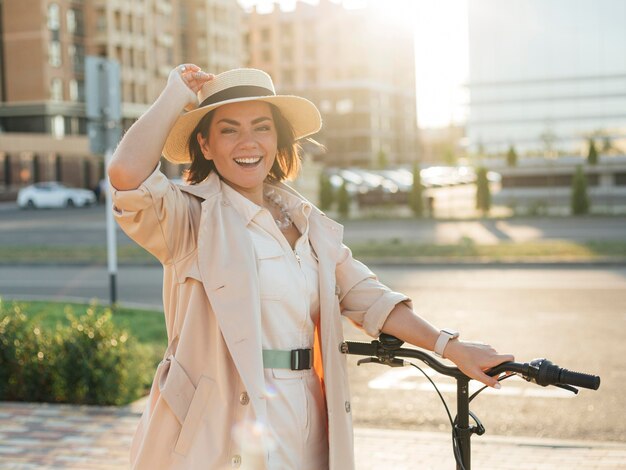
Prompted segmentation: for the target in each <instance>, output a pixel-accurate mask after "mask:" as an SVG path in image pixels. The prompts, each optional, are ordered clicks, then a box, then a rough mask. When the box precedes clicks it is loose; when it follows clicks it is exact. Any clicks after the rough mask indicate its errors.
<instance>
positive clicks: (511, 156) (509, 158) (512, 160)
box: [506, 144, 517, 166]
mask: <svg viewBox="0 0 626 470" xmlns="http://www.w3.org/2000/svg"><path fill="white" fill-rule="evenodd" d="M506 164H507V165H508V166H517V152H516V151H515V147H513V145H512V144H511V146H510V147H509V151H508V152H507V154H506Z"/></svg>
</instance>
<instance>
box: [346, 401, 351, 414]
mask: <svg viewBox="0 0 626 470" xmlns="http://www.w3.org/2000/svg"><path fill="white" fill-rule="evenodd" d="M346 413H350V402H349V401H347V402H346Z"/></svg>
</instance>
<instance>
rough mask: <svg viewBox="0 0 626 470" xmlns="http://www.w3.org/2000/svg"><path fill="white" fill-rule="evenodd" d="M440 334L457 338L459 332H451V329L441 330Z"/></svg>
mask: <svg viewBox="0 0 626 470" xmlns="http://www.w3.org/2000/svg"><path fill="white" fill-rule="evenodd" d="M441 331H442V332H444V333H446V334H448V335H450V337H451V338H458V337H459V332H458V331H456V330H453V329H451V328H444V329H443V330H441Z"/></svg>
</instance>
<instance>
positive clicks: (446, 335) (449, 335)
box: [435, 329, 459, 359]
mask: <svg viewBox="0 0 626 470" xmlns="http://www.w3.org/2000/svg"><path fill="white" fill-rule="evenodd" d="M458 337H459V333H458V331H452V330H446V329H444V330H441V332H440V333H439V338H437V342H436V343H435V354H436V355H437V356H439V357H441V358H443V359H445V356H444V355H443V353H444V351H445V350H446V346H447V345H448V342H449V341H450V340H452V339H456V338H458Z"/></svg>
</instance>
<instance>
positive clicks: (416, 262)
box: [0, 257, 626, 268]
mask: <svg viewBox="0 0 626 470" xmlns="http://www.w3.org/2000/svg"><path fill="white" fill-rule="evenodd" d="M356 259H358V260H359V261H361V262H362V263H363V264H366V265H372V266H398V267H401V266H406V267H431V266H432V267H438V266H440V267H450V268H456V267H459V268H461V267H472V268H545V267H557V268H558V267H563V268H574V267H580V268H586V267H622V266H626V258H622V257H619V258H601V259H591V260H572V259H549V260H548V259H528V258H525V259H514V258H513V259H504V260H497V259H496V260H494V259H458V258H398V257H377V258H366V257H363V258H358V257H357V258H356ZM86 266H89V267H102V268H106V267H107V264H106V263H103V262H100V261H96V262H87V261H76V262H68V261H14V262H7V261H1V260H0V267H86ZM118 266H120V267H146V268H154V267H161V264H160V263H158V262H156V261H154V262H150V261H146V262H138V261H137V262H128V263H125V262H118Z"/></svg>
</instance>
